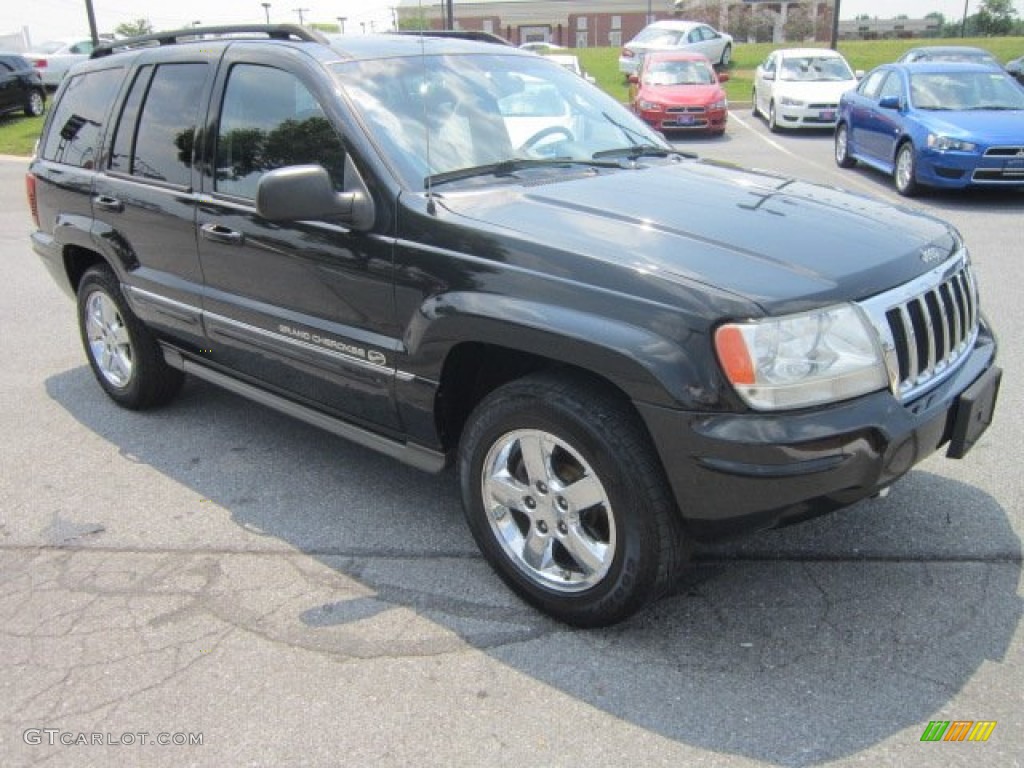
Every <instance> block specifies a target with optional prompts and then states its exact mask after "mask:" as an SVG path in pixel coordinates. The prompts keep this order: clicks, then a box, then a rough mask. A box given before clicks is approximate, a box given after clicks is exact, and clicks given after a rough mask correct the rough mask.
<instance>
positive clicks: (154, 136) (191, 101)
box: [130, 64, 209, 187]
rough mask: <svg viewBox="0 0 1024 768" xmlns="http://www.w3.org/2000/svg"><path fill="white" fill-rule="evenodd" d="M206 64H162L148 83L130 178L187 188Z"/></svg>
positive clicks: (204, 81) (207, 69)
mask: <svg viewBox="0 0 1024 768" xmlns="http://www.w3.org/2000/svg"><path fill="white" fill-rule="evenodd" d="M208 71H209V67H208V66H207V65H206V64H162V65H160V66H159V67H157V68H156V71H155V72H154V73H153V78H152V80H151V81H150V83H149V88H148V90H147V92H146V97H145V100H144V103H143V106H142V114H141V116H140V118H139V128H138V132H137V135H136V138H135V151H134V152H133V153H132V161H131V170H130V173H131V174H132V175H133V176H141V177H143V178H146V179H154V180H156V181H164V182H167V183H169V184H178V185H180V186H183V187H187V186H189V181H190V176H189V173H190V168H191V165H192V144H193V140H194V138H195V126H196V121H197V118H198V115H199V101H200V97H201V96H202V93H203V86H204V85H205V83H206V76H207V72H208Z"/></svg>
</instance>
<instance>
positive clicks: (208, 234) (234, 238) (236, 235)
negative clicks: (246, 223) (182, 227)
mask: <svg viewBox="0 0 1024 768" xmlns="http://www.w3.org/2000/svg"><path fill="white" fill-rule="evenodd" d="M199 231H200V232H201V233H202V235H203V237H204V238H206V239H207V240H212V241H213V242H215V243H225V244H226V245H241V244H242V240H244V239H245V238H244V236H243V235H242V233H241V232H238V231H236V230H234V229H228V228H227V227H225V226H224V225H223V224H212V223H211V224H203V226H201V227H200V228H199Z"/></svg>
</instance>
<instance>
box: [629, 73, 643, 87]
mask: <svg viewBox="0 0 1024 768" xmlns="http://www.w3.org/2000/svg"><path fill="white" fill-rule="evenodd" d="M626 79H627V80H628V81H629V83H630V85H636V84H637V83H639V82H640V77H639V76H638V75H637V74H636V73H635V72H634V73H633V74H632V75H630V76H629V77H627V78H626Z"/></svg>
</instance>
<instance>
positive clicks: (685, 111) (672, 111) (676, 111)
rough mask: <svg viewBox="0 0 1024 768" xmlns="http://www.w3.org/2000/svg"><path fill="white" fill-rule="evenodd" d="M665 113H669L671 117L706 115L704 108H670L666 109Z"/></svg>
mask: <svg viewBox="0 0 1024 768" xmlns="http://www.w3.org/2000/svg"><path fill="white" fill-rule="evenodd" d="M665 111H666V112H668V113H669V114H670V115H681V114H691V115H702V114H704V111H705V110H704V107H668V108H666V109H665Z"/></svg>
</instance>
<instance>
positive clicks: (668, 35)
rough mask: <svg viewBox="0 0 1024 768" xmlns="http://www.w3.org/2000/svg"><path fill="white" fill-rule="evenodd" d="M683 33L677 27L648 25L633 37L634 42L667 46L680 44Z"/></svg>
mask: <svg viewBox="0 0 1024 768" xmlns="http://www.w3.org/2000/svg"><path fill="white" fill-rule="evenodd" d="M682 38H683V33H682V32H681V31H679V30H677V29H661V28H659V27H653V28H652V27H648V28H647V29H645V30H643V31H642V32H641V33H640V34H639V35H637V36H636V37H634V38H633V42H634V43H644V44H645V45H663V46H666V47H671V46H676V45H679V41H680V40H682Z"/></svg>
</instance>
